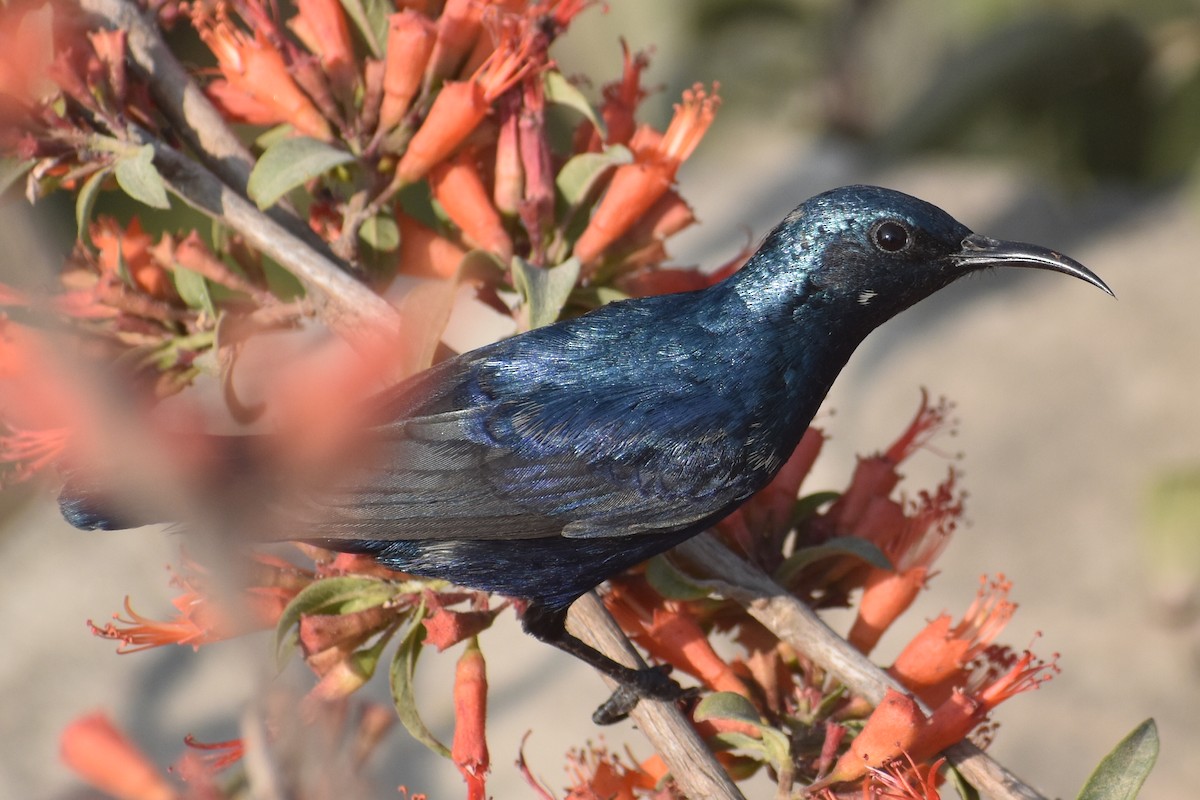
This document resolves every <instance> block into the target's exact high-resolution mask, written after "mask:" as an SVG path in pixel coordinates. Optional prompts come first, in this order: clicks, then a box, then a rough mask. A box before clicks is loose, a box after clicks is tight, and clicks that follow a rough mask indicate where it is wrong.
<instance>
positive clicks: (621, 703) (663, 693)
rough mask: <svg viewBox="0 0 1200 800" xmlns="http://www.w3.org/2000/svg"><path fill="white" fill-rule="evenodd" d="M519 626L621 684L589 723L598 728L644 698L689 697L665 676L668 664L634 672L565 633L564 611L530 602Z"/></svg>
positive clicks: (624, 714)
mask: <svg viewBox="0 0 1200 800" xmlns="http://www.w3.org/2000/svg"><path fill="white" fill-rule="evenodd" d="M521 627H523V628H524V629H525V632H526V633H528V634H529V635H531V636H533V637H534V638H536V639H539V640H541V641H543V642H545V643H546V644H551V645H554V646H555V647H557V648H558V649H559V650H562V651H564V652H567V653H570V654H571V655H573V656H575V657H576V658H578V659H579V660H580V661H583V662H584V663H586V664H589V665H591V666H592V667H594V668H595V669H598V670H599V671H600V672H603V673H604V674H605V675H607V676H608V677H610V678H612V679H613V680H614V681H616V682H617V683H618V684H620V685H619V686H618V687H617V688H616V690H615V691H614V692H613V693H612V696H611V697H609V698H608V700H605V701H604V703H603V704H601V706H600V707H599V708H597V709H596V711H595V713H593V714H592V721H593V722H595V723H596V724H597V725H611V724H613V723H614V722H620V721H621V720H623V719H625V718H626V717H628V716H629V712H631V711H633V709H634V706H636V705H637V704H638V700H640V699H642V698H643V697H648V698H651V699H653V700H663V701H666V702H669V703H670V702H674V701H676V700H679V699H680V698H683V697H686V696H687V694H688V692H686V691H685V690H684V689H682V688H681V687H680V686H679V684H678V683H676V682H675V681H673V680H671V678H670V677H668V676H669V675H670V672H671V665H670V664H661V665H659V666H657V667H644V668H642V669H633V668H631V667H627V666H625V665H623V664H618V663H617V662H616V661H613V660H612V659H611V658H609V657H608V656H606V655H604V654H603V653H601V652H600V651H599V650H597V649H595V648H594V647H590V646H588V645H587V644H584V643H583V642H582V641H580V640H579V639H578V638H576V637H575V636H572V635H571V634H570V633H568V632H567V610H566V609H565V608H549V607H547V606H544V605H542V604H541V603H538V602H536V601H534V602H531V603H530V604H529V606H528V607H527V608H526V609H525V613H524V614H522V615H521Z"/></svg>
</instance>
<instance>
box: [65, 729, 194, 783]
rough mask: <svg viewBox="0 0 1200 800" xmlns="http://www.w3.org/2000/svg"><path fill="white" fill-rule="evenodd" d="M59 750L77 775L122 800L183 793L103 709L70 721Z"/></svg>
mask: <svg viewBox="0 0 1200 800" xmlns="http://www.w3.org/2000/svg"><path fill="white" fill-rule="evenodd" d="M59 752H60V755H61V756H62V760H63V761H64V762H66V764H67V766H68V767H70V768H71V770H72V771H74V772H75V774H76V775H78V776H79V777H81V778H83V780H85V781H87V782H88V783H89V784H91V785H92V786H94V787H95V788H97V789H99V790H100V791H102V792H105V793H106V794H109V795H112V796H113V797H116V798H120V800H174V798H177V797H179V794H178V793H177V792H176V791H175V790H174V789H173V788H172V787H171V785H170V784H168V783H167V781H166V779H165V778H163V776H162V775H161V774H159V771H158V768H157V767H156V766H155V765H154V763H153V762H152V761H150V759H149V758H148V757H147V756H146V754H145V753H143V752H142V751H141V750H140V749H139V748H138V747H137V745H135V744H134V743H133V742H131V741H130V740H129V738H128V737H127V736H125V734H123V733H121V731H120V730H118V729H117V727H116V726H115V725H113V723H112V721H111V720H109V718H108V717H107V716H106V715H105V714H104V713H102V712H96V713H93V714H88V715H87V716H85V717H80V718H79V719H77V720H75V721H74V722H72V723H71V724H70V725H68V726H67V729H66V730H64V731H63V733H62V736H61V737H60V739H59Z"/></svg>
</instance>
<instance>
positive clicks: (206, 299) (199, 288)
mask: <svg viewBox="0 0 1200 800" xmlns="http://www.w3.org/2000/svg"><path fill="white" fill-rule="evenodd" d="M172 276H173V277H174V279H175V290H176V291H177V292H179V297H180V298H181V299H182V300H183V302H184V303H185V304H186V305H187V307H188V308H195V309H199V310H201V311H204V312H205V313H207V314H208V315H209V316H210V317H216V315H217V311H216V308H215V307H214V306H213V299H212V293H211V292H210V291H209V289H208V280H207V279H206V278H205V277H204V276H203V275H201V274H200V273H199V272H195V271H193V270H190V269H188V268H187V267H180V266H178V265H177V266H176V267H175V269H174V270H172Z"/></svg>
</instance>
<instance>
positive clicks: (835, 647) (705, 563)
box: [674, 533, 1046, 800]
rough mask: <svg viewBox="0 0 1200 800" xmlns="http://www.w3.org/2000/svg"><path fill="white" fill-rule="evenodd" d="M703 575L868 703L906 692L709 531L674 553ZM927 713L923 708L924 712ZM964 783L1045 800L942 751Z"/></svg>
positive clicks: (989, 762) (984, 764)
mask: <svg viewBox="0 0 1200 800" xmlns="http://www.w3.org/2000/svg"><path fill="white" fill-rule="evenodd" d="M674 552H675V553H677V554H679V555H680V556H681V557H682V558H683V559H684V560H685V561H687V562H688V563H689V564H690V565H693V566H695V567H696V568H698V569H699V571H700V573H701V574H702V575H704V576H705V577H706V584H707V585H708V586H709V587H710V588H712V589H713V590H714V591H716V592H718V593H719V594H721V595H723V596H725V597H728V598H729V599H731V600H734V601H736V602H737V603H739V604H741V605H742V606H744V607H745V608H746V610H747V611H748V612H749V613H750V615H751V616H752V617H754V618H755V619H757V620H758V621H759V622H761V623H762V624H763V625H764V626H766V628H767V629H768V630H770V631H771V632H772V633H774V634H775V635H776V636H778V637H779V638H780V639H781V640H782V641H784V642H787V643H788V644H789V645H791V646H792V647H794V648H795V649H796V650H797V651H799V652H801V653H804V654H805V655H806V656H807V657H809V658H811V659H812V660H813V661H814V662H815V663H816V664H817V665H819V666H820V667H822V668H824V669H825V670H827V671H828V672H829V673H831V674H832V675H834V676H835V677H837V679H838V680H840V681H841V682H842V683H844V684H845V685H846V687H847V688H848V689H850V690H851V691H852V692H853V693H854V694H857V695H859V696H861V697H864V698H866V699H867V700H869V701H870V702H871V703H872V704H878V703H879V701H880V700H882V699H883V696H884V694H885V693H886V691H887V689H888V688H889V687H891V688H894V689H896V690H898V691H901V692H907V690H906V689H905V688H904V687H903V686H901V685H900V684H898V683H897V682H896V681H894V680H893V679H892V677H891V676H890V675H888V674H887V673H886V672H884V671H883V670H881V669H880V668H879V667H877V666H876V665H875V664H874V663H873V662H871V661H870V660H869V659H868V658H867V657H866V656H864V655H863V654H862V653H860V652H858V650H856V649H855V648H854V647H853V646H851V645H850V644H849V643H848V642H847V641H846V640H845V639H843V638H842V637H840V636H838V635H837V634H836V633H834V632H833V630H832V629H830V628H829V626H828V625H826V624H825V623H824V622H823V621H821V618H820V617H818V616H817V615H816V613H815V612H814V611H813V610H812V609H811V608H809V607H808V606H807V605H806V604H804V603H803V602H801V601H800V600H799V599H798V598H796V597H795V596H794V595H792V594H791V593H789V592H788V591H787V590H786V589H784V588H783V587H782V586H780V585H779V584H777V583H775V582H774V581H773V580H771V579H770V578H769V577H768V576H767V575H766V574H765V573H764V572H762V571H761V570H759V569H758V568H757V567H755V566H753V565H751V564H749V563H747V562H746V561H744V560H743V559H741V558H739V557H738V556H737V555H735V554H734V553H733V552H731V551H730V550H729V549H728V548H726V547H725V546H724V545H722V544H721V543H720V542H718V541H717V540H716V539H715V538H713V536H712V534H710V533H702V534H701V535H699V536H697V537H695V538H693V539H690V540H688V541H686V542H684V543H683V544H681V545H679V547H677V548H676V549H675V551H674ZM926 711H928V709H926ZM946 755H947V756H949V757H950V760H951V761H953V762H954V764H955V766H956V767H957V768H958V769H959V771H960V772H962V774H963V775H964V776H966V778H967V780H969V781H970V782H971V783H972V784H973V785H974V786H975V787H976V788H977V789H979V791H980V792H982V793H983V794H984V795H985V796H988V797H994V798H998V799H999V800H1046V798H1045V797H1043V796H1042V795H1041V794H1039V793H1038V792H1037V791H1036V790H1034V789H1033V788H1032V787H1030V786H1028V785H1027V784H1025V783H1023V782H1022V781H1021V780H1020V779H1019V778H1017V777H1016V776H1015V775H1013V774H1012V773H1011V772H1009V771H1008V770H1007V769H1005V768H1004V766H1002V765H1001V764H999V763H998V762H996V761H995V760H994V759H993V758H991V757H990V756H988V755H987V754H986V753H984V752H983V751H982V750H980V749H979V748H978V747H975V746H974V745H972V744H970V743H968V742H962V743H960V744H957V745H955V746H954V747H951V748H949V749H948V750H946Z"/></svg>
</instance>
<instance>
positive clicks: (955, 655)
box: [888, 576, 1017, 707]
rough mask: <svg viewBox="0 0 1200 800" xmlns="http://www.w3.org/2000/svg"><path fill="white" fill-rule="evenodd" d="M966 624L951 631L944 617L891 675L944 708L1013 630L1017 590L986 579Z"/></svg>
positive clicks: (932, 624) (912, 645)
mask: <svg viewBox="0 0 1200 800" xmlns="http://www.w3.org/2000/svg"><path fill="white" fill-rule="evenodd" d="M982 582H983V585H982V586H981V587H980V589H979V593H978V594H977V595H976V596H975V600H974V602H972V603H971V607H970V608H969V609H967V613H966V614H964V615H963V618H962V620H961V621H960V622H959V623H958V624H957V625H954V626H953V627H951V624H950V617H949V616H948V615H946V614H942V615H940V616H938V617H937V618H936V619H935V620H933V621H932V622H930V623H929V624H928V625H927V626H926V627H925V628H924V629H923V630H922V631H921V632H920V633H919V634H917V636H916V637H915V638H913V640H912V641H911V642H909V643H908V646H906V647H905V648H904V650H902V651H901V652H900V655H899V656H897V658H896V661H895V663H894V664H892V666H891V668H890V669H889V670H888V672H889V673H891V675H892V676H893V677H895V678H896V679H897V680H898V681H900V682H901V683H903V684H904V685H905V686H906V687H907V688H909V689H911V690H912V691H913V692H915V693H916V694H917V696H919V697H920V698H921V699H922V700H924V701H925V702H926V703H928V704H929V705H930V706H932V707H937V706H938V705H940V704H941V703H943V702H944V701H945V700H946V699H947V698H948V697H949V696H950V693H951V692H952V691H953V689H954V688H955V687H956V686H957V687H962V686H963V685H964V683H965V682H966V680H967V677H968V676H969V674H970V671H971V670H970V666H971V662H972V661H973V660H974V659H976V658H978V657H979V656H980V655H982V654H983V653H984V651H985V650H986V649H987V648H988V647H989V645H991V643H992V642H993V641H994V640H995V638H996V637H997V636H998V635H999V634H1000V631H1002V630H1003V629H1004V626H1005V625H1006V624H1008V621H1009V620H1010V619H1011V618H1012V615H1013V612H1014V611H1015V610H1016V607H1017V606H1016V604H1015V603H1013V602H1010V601H1009V600H1008V592H1009V590H1010V589H1011V587H1012V584H1010V583H1009V582H1008V581H1006V580H1004V577H1003V576H1000V578H998V579H997V580H996V581H993V582H991V583H989V582H988V581H987V579H986V577H985V578H984V579H983V581H982Z"/></svg>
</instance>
